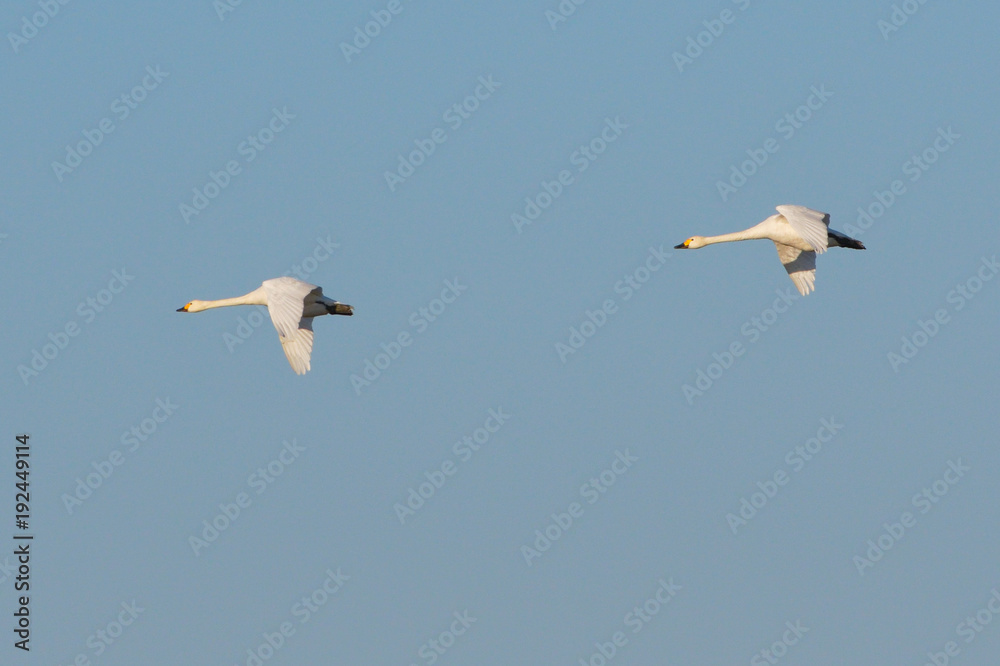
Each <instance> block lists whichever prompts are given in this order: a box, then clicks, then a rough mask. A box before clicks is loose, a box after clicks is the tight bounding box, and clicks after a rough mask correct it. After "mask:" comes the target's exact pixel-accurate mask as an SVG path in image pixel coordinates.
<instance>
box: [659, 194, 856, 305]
mask: <svg viewBox="0 0 1000 666" xmlns="http://www.w3.org/2000/svg"><path fill="white" fill-rule="evenodd" d="M777 210H778V214H777V215H772V216H771V217H769V218H767V219H766V220H764V221H763V222H761V223H760V224H757V225H754V226H752V227H750V228H749V229H745V230H744V231H737V232H735V233H731V234H722V235H721V236H692V237H691V238H688V239H687V240H686V241H684V242H683V243H681V244H680V245H677V246H675V249H677V250H696V249H698V248H700V247H705V246H706V245H712V244H714V243H729V242H732V241H741V240H753V239H759V238H766V239H768V240H771V241H774V244H775V246H776V247H777V248H778V258H779V259H780V260H781V263H782V264H783V265H784V267H785V270H786V271H788V277H790V278H791V279H792V282H794V283H795V287H796V288H797V289H798V290H799V293H800V294H802V295H803V296H805V295H806V294H808V293H809V292H810V291H813V290H814V289H815V288H816V286H815V284H816V255H817V254H823V253H824V252H826V250H827V248H829V247H849V248H851V249H854V250H863V249H865V246H864V244H863V243H862V242H861V241H859V240H856V239H854V238H851V237H850V236H847V235H845V234H842V233H840V232H839V231H834V230H833V229H830V228H829V227H830V216H829V215H828V214H827V213H821V212H820V211H818V210H813V209H811V208H806V207H805V206H791V205H785V206H778V207H777Z"/></svg>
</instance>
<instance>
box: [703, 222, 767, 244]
mask: <svg viewBox="0 0 1000 666" xmlns="http://www.w3.org/2000/svg"><path fill="white" fill-rule="evenodd" d="M757 238H768V236H767V234H766V233H764V230H763V229H760V225H756V226H753V227H750V228H749V229H744V230H743V231H734V232H733V233H731V234H722V235H721V236H705V238H704V243H705V245H714V244H715V243H731V242H733V241H741V240H753V239H757Z"/></svg>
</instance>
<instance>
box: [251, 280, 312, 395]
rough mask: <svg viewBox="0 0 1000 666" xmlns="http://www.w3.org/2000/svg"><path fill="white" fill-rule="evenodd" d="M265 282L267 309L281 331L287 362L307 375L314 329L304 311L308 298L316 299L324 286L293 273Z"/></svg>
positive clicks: (279, 335) (301, 373)
mask: <svg viewBox="0 0 1000 666" xmlns="http://www.w3.org/2000/svg"><path fill="white" fill-rule="evenodd" d="M263 286H264V290H265V292H266V293H267V311H268V314H270V315H271V323H272V324H274V328H275V329H277V331H278V338H279V339H280V340H281V347H282V349H284V350H285V356H286V357H287V358H288V363H289V364H290V365H291V366H292V370H294V371H295V374H298V375H304V374H305V373H307V372H308V371H309V359H310V358H311V357H312V347H313V330H312V318H310V317H303V316H302V313H303V310H304V309H305V303H306V301H307V300H315V299H316V298H317V297H319V296H321V295H322V294H323V290H322V289H321V288H320V287H317V286H316V285H314V284H309V283H308V282H302V281H301V280H296V279H295V278H290V277H280V278H274V279H273V280H265V281H264V285H263ZM310 296H311V297H312V298H311V299H310Z"/></svg>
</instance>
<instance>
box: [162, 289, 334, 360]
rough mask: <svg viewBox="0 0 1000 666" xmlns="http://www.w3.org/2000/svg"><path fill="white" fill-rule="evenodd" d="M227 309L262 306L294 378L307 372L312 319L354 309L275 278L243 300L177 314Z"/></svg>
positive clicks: (194, 305)
mask: <svg viewBox="0 0 1000 666" xmlns="http://www.w3.org/2000/svg"><path fill="white" fill-rule="evenodd" d="M227 305H266V306H267V312H268V314H269V315H271V323H272V324H274V327H275V328H276V329H278V338H279V339H280V340H281V346H282V348H283V349H284V350H285V356H287V357H288V363H289V364H291V366H292V370H294V371H295V374H297V375H304V374H306V373H307V372H309V357H310V356H312V347H313V330H312V320H313V317H319V316H320V315H325V314H335V315H347V316H351V315H353V314H354V308H353V307H352V306H350V305H346V304H344V303H338V302H337V301H335V300H333V299H331V298H327V297H326V296H324V295H323V288H322V287H317V286H316V285H314V284H309V283H308V282H303V281H302V280H296V279H295V278H293V277H279V278H274V279H273V280H264V282H263V284H261V285H260V287H259V288H257V289H254V290H253V291H251V292H250V293H249V294H247V295H245V296H237V297H236V298H223V299H222V300H218V301H191V302H190V303H188V304H187V305H185V306H184V307H182V308H178V309H177V311H178V312H201V311H202V310H208V309H210V308H224V307H226V306H227Z"/></svg>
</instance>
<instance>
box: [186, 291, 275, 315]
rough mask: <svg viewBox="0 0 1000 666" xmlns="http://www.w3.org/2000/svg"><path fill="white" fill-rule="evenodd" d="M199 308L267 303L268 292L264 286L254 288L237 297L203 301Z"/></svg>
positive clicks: (207, 308)
mask: <svg viewBox="0 0 1000 666" xmlns="http://www.w3.org/2000/svg"><path fill="white" fill-rule="evenodd" d="M199 305H200V306H201V307H200V308H199V310H209V309H211V308H224V307H227V306H230V305H267V294H265V293H264V288H263V287H260V288H259V289H254V290H253V291H251V292H250V293H249V294H246V295H244V296H237V297H236V298H222V299H219V300H217V301H201V302H200V303H199Z"/></svg>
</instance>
